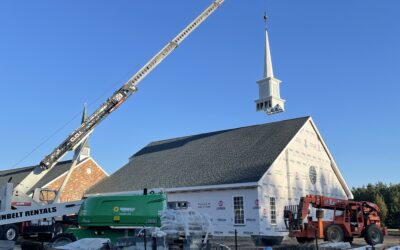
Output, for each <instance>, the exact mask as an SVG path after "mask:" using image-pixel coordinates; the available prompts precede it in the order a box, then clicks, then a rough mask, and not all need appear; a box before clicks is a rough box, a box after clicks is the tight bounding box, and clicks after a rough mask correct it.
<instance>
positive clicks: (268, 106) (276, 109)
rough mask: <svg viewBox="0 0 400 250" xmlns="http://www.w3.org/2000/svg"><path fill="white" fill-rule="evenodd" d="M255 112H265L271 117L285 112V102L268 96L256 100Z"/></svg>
mask: <svg viewBox="0 0 400 250" xmlns="http://www.w3.org/2000/svg"><path fill="white" fill-rule="evenodd" d="M256 110H257V111H265V113H267V115H272V114H276V113H280V112H283V111H285V100H283V99H280V98H276V97H272V96H269V97H267V98H263V99H258V100H256Z"/></svg>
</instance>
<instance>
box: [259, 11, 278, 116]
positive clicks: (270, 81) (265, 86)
mask: <svg viewBox="0 0 400 250" xmlns="http://www.w3.org/2000/svg"><path fill="white" fill-rule="evenodd" d="M265 18H266V17H265ZM280 83H281V81H280V80H278V79H276V78H275V77H274V71H273V68H272V59H271V51H270V46H269V39H268V31H267V29H265V50H264V76H263V79H261V80H259V81H257V84H258V88H259V99H258V100H256V109H257V111H265V112H266V113H267V114H268V115H271V114H275V113H279V112H283V111H284V110H285V100H283V99H281V95H280Z"/></svg>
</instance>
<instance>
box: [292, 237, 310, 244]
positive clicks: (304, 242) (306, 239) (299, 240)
mask: <svg viewBox="0 0 400 250" xmlns="http://www.w3.org/2000/svg"><path fill="white" fill-rule="evenodd" d="M296 239H297V242H298V243H300V244H307V243H311V242H313V241H314V239H313V238H305V237H296Z"/></svg>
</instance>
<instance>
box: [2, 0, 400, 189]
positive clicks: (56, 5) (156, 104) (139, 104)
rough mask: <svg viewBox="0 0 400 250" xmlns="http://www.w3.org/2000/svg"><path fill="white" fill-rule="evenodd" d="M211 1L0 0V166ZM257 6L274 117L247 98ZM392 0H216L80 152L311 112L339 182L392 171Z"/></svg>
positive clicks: (259, 51) (113, 151) (258, 56)
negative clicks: (273, 85)
mask: <svg viewBox="0 0 400 250" xmlns="http://www.w3.org/2000/svg"><path fill="white" fill-rule="evenodd" d="M210 3H211V0H209V1H194V0H192V1H187V0H179V1H178V0H169V1H161V0H159V1H155V0H152V1H128V0H121V1H104V0H102V1H97V0H96V1H95V0H91V1H77V0H75V1H40V2H38V1H3V2H2V3H1V4H0V33H1V39H0V91H1V98H0V106H1V110H2V114H1V123H0V129H1V133H0V138H1V140H0V150H1V157H0V169H7V168H10V167H12V166H14V164H15V163H16V162H18V161H19V160H20V159H21V158H22V157H23V156H25V155H26V154H27V153H29V152H30V151H31V150H32V149H33V148H35V147H36V146H37V145H38V144H39V143H41V142H42V141H43V140H45V139H46V138H47V137H48V136H49V135H51V134H52V133H53V132H54V131H56V130H57V129H58V128H59V127H61V126H62V125H64V124H65V123H66V122H67V121H69V120H70V119H71V118H72V117H74V116H75V115H76V114H79V113H80V112H81V110H82V106H83V104H84V103H85V102H87V103H89V104H91V105H90V106H89V113H91V112H93V111H94V109H95V108H97V107H98V105H99V104H100V103H101V102H102V101H103V100H104V99H105V98H106V97H107V96H108V95H109V94H111V93H112V92H113V90H114V89H115V88H117V87H119V86H120V85H121V84H122V83H123V82H124V80H126V79H127V78H128V77H129V76H130V74H133V73H134V72H136V70H138V69H139V68H140V67H141V66H142V65H143V64H144V63H145V62H146V61H147V60H148V59H149V58H151V57H152V56H153V55H154V54H155V53H156V52H157V51H158V50H159V49H160V48H161V47H162V46H164V44H165V43H166V42H167V41H168V40H170V39H171V38H172V37H174V36H175V35H176V34H177V33H178V32H179V31H180V30H181V29H182V28H183V27H184V26H186V24H188V23H189V22H190V21H191V20H192V19H193V18H194V17H195V16H197V15H198V14H199V13H200V12H201V11H202V10H203V9H204V8H205V7H206V6H208V5H209V4H210ZM265 7H267V12H268V15H269V17H270V19H269V24H268V27H269V34H270V44H271V50H272V60H273V64H274V71H275V72H274V73H275V75H276V77H277V78H279V79H281V80H282V82H283V83H282V89H281V93H282V97H283V98H284V99H286V100H287V104H286V109H287V111H286V112H285V113H283V114H279V115H275V116H266V115H265V114H262V113H257V112H255V104H254V100H255V99H256V98H257V95H258V89H257V85H256V80H258V79H260V78H261V76H262V60H263V39H264V37H263V36H264V33H263V28H264V24H263V20H262V15H263V12H264V9H265ZM399 10H400V2H399V1H397V0H386V1H378V0H375V1H371V0H354V1H348V0H340V1H319V0H307V1H305V0H304V1H293V0H280V1H276V0H274V1H273V0H268V1H264V0H252V1H238V0H226V1H225V3H224V5H223V6H222V7H221V8H220V9H219V10H218V11H217V12H216V13H214V15H213V16H211V17H210V18H209V19H208V20H207V21H206V22H205V23H204V24H203V25H202V26H200V27H199V28H198V29H197V30H196V31H195V32H194V33H193V34H192V35H191V36H190V37H189V38H188V39H187V40H186V41H185V42H184V43H183V44H182V45H181V46H180V47H179V48H178V49H177V50H176V51H175V52H174V53H173V54H172V55H171V56H170V57H168V58H167V60H165V61H164V62H163V63H162V64H161V65H160V66H159V67H158V68H157V69H156V70H154V71H153V72H152V73H151V74H150V75H149V76H148V77H147V78H146V79H144V80H143V82H142V83H141V85H140V90H139V92H138V93H137V94H136V95H134V96H133V97H131V99H129V100H128V101H127V102H126V103H125V104H124V105H123V106H121V107H120V108H119V109H118V110H117V111H116V112H115V113H113V114H112V115H111V116H109V117H108V119H106V120H105V121H104V122H103V123H102V124H101V125H100V126H99V127H97V128H96V130H95V132H94V134H93V136H92V137H91V139H90V145H91V147H92V155H93V157H94V159H95V160H96V161H97V162H98V163H100V165H101V166H103V167H104V169H105V170H106V171H107V172H109V173H113V172H114V171H115V170H117V169H118V168H120V167H121V166H122V165H123V164H125V163H126V162H127V161H128V158H129V157H130V156H131V155H132V154H134V153H135V152H136V151H138V150H139V149H140V148H142V147H144V146H145V145H146V144H147V143H149V142H151V141H154V140H160V139H167V138H173V137H178V136H184V135H191V134H196V133H202V132H209V131H216V130H222V129H228V128H235V127H241V126H247V125H253V124H260V123H266V122H271V121H277V120H283V119H289V118H294V117H300V116H306V115H311V116H312V117H313V119H314V121H315V122H316V124H317V126H318V128H319V130H320V132H321V133H322V135H323V137H324V139H325V141H326V142H327V144H328V146H329V148H330V150H331V152H332V153H333V155H334V157H335V159H336V161H337V163H338V165H339V167H340V169H341V171H342V173H343V175H344V177H345V179H346V180H347V182H348V183H349V185H350V186H359V185H362V184H366V183H369V182H372V183H375V182H378V181H383V182H386V183H398V182H399V181H400V171H399V167H400V163H399V157H400V131H399V128H400V117H399V114H400V111H399V107H400V98H399V93H400V82H399V76H398V73H399V70H400V28H399V25H400V15H399V14H398V12H399ZM113 86H114V87H113ZM104 92H106V95H103V96H102V94H103V93H104ZM99 97H100V98H99ZM78 124H79V117H77V118H76V119H75V120H73V121H72V123H70V124H69V125H68V126H67V127H66V128H64V129H63V130H62V131H61V132H60V133H58V134H57V135H56V136H55V137H53V138H52V139H51V140H50V141H48V142H47V143H46V144H45V145H44V146H42V147H40V148H39V150H37V151H35V152H34V153H33V154H32V155H31V156H30V157H28V158H27V159H25V160H24V161H23V162H20V163H19V164H18V166H27V165H34V164H38V163H39V162H40V160H41V159H42V157H43V156H44V155H46V154H48V153H50V152H51V150H52V149H53V148H54V147H55V146H57V145H58V144H59V143H60V142H61V140H63V139H64V138H65V136H66V135H67V134H68V133H70V132H71V131H72V130H73V129H74V128H75V127H76V126H77V125H78Z"/></svg>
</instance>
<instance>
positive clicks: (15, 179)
mask: <svg viewBox="0 0 400 250" xmlns="http://www.w3.org/2000/svg"><path fill="white" fill-rule="evenodd" d="M71 163H72V161H62V162H59V163H58V164H57V165H56V166H55V167H53V168H52V169H51V170H50V171H49V173H47V175H45V176H44V177H43V178H42V179H41V180H40V181H39V182H38V183H37V184H36V185H35V186H34V187H33V188H36V187H43V186H44V185H46V184H47V183H49V182H50V181H52V180H54V179H55V178H57V177H58V176H60V175H62V174H63V173H64V172H66V171H68V169H69V168H70V167H71ZM35 167H36V166H30V167H23V168H15V169H9V170H2V171H0V186H2V185H4V184H6V183H7V182H8V180H9V179H10V177H12V180H11V182H12V183H13V184H14V187H15V186H16V185H18V184H19V183H20V182H21V181H22V180H23V179H24V178H25V177H26V176H27V175H28V174H29V173H30V172H31V171H32V170H33V169H34V168H35Z"/></svg>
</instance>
